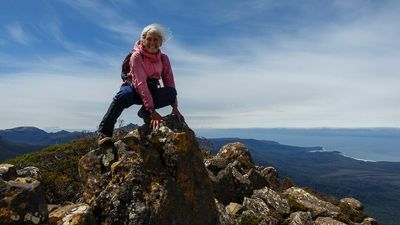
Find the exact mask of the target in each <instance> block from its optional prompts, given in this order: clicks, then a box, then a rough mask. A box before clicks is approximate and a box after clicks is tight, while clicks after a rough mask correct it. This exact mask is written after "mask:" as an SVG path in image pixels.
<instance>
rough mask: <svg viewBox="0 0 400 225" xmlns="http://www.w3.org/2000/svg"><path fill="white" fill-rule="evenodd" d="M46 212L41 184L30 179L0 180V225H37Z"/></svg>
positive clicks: (45, 218) (43, 218) (45, 215)
mask: <svg viewBox="0 0 400 225" xmlns="http://www.w3.org/2000/svg"><path fill="white" fill-rule="evenodd" d="M47 217H48V211H47V204H46V200H45V195H44V192H43V187H42V185H41V183H40V182H39V181H37V180H35V179H33V178H31V177H17V178H15V179H12V180H3V179H1V178H0V221H1V224H2V225H11V224H15V225H17V224H18V225H20V224H27V225H28V224H29V225H30V224H39V223H42V222H44V221H46V220H47Z"/></svg>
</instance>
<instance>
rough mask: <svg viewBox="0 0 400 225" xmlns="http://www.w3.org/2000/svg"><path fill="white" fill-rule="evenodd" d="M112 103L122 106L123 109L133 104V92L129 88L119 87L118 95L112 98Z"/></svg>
mask: <svg viewBox="0 0 400 225" xmlns="http://www.w3.org/2000/svg"><path fill="white" fill-rule="evenodd" d="M114 101H116V103H117V104H119V105H122V106H124V107H125V108H127V107H129V106H131V105H132V104H133V90H132V88H131V87H130V86H124V87H121V89H120V90H119V91H118V93H117V94H116V95H115V97H114Z"/></svg>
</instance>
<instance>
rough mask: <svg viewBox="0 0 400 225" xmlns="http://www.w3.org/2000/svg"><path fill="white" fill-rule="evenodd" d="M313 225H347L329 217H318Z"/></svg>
mask: <svg viewBox="0 0 400 225" xmlns="http://www.w3.org/2000/svg"><path fill="white" fill-rule="evenodd" d="M315 225H347V223H343V222H340V221H337V220H335V219H332V218H330V217H318V218H317V219H316V220H315Z"/></svg>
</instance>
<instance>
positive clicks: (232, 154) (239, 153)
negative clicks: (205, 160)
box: [216, 142, 254, 173]
mask: <svg viewBox="0 0 400 225" xmlns="http://www.w3.org/2000/svg"><path fill="white" fill-rule="evenodd" d="M216 157H221V158H224V159H226V160H228V162H230V163H231V162H232V163H233V162H234V167H238V168H243V171H241V172H242V173H247V172H248V171H249V170H250V169H251V168H254V164H253V159H252V157H251V155H250V151H249V149H247V148H246V146H244V145H243V144H242V143H240V142H235V143H229V144H226V145H224V146H222V148H221V149H220V150H219V152H218V154H217V155H216ZM235 161H236V162H235Z"/></svg>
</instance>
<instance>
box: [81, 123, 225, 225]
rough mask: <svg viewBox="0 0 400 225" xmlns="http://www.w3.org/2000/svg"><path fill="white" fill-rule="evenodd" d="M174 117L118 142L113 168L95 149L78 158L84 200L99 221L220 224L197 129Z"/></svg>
mask: <svg viewBox="0 0 400 225" xmlns="http://www.w3.org/2000/svg"><path fill="white" fill-rule="evenodd" d="M174 118H175V117H172V118H171V117H167V118H164V119H165V121H166V124H167V126H164V125H162V126H160V127H159V128H158V129H156V130H150V129H149V127H148V125H144V126H142V127H140V128H138V130H137V131H136V132H132V133H130V134H129V135H127V136H126V137H124V138H123V139H122V143H121V142H120V143H118V144H117V143H116V144H117V146H116V148H117V149H116V153H117V155H116V157H115V158H116V161H115V162H113V163H112V164H111V166H110V167H106V166H102V163H101V158H99V157H98V155H99V154H98V153H96V152H90V153H88V155H87V156H84V157H83V158H82V159H81V160H80V171H81V172H82V173H81V174H82V179H83V180H84V184H85V193H86V197H85V201H86V202H87V203H88V204H89V205H90V206H91V207H92V209H93V213H94V214H95V215H96V218H97V222H98V224H136V225H144V224H158V225H167V224H175V225H184V224H192V225H200V224H201V225H203V224H219V222H220V216H219V213H218V208H217V205H216V202H215V200H214V193H213V188H212V183H211V180H210V178H209V177H208V172H207V170H206V168H205V166H204V162H203V154H202V152H201V151H200V150H199V148H198V146H197V144H196V140H195V136H194V132H193V131H192V130H190V129H189V128H188V127H187V125H186V124H184V123H179V124H177V123H178V122H177V121H175V120H174ZM90 167H92V168H93V167H94V169H91V170H90V169H89V168H90ZM93 171H94V172H93ZM94 179H95V180H94ZM96 180H97V182H96Z"/></svg>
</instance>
